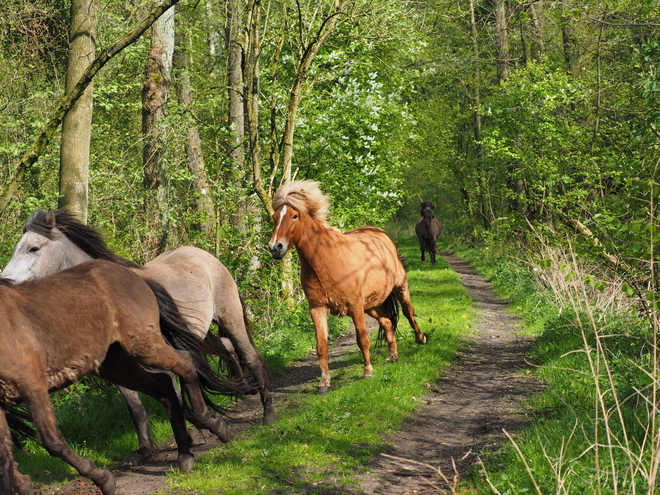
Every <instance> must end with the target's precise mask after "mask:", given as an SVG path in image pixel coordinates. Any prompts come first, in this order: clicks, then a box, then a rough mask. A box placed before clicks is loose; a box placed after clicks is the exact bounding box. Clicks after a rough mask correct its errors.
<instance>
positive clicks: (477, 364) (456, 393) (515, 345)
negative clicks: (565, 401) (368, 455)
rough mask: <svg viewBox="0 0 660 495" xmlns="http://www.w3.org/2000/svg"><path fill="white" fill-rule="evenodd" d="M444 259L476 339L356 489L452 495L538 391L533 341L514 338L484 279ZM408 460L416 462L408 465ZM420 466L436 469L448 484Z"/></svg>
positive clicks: (374, 493) (519, 420)
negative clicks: (470, 311)
mask: <svg viewBox="0 0 660 495" xmlns="http://www.w3.org/2000/svg"><path fill="white" fill-rule="evenodd" d="M444 258H445V259H446V260H447V261H448V262H449V264H450V265H451V267H452V269H453V270H454V271H456V272H457V273H458V274H459V275H460V276H461V279H462V283H463V285H464V286H465V288H466V289H467V291H468V293H469V295H470V296H471V297H472V299H473V300H474V304H475V307H476V309H477V310H478V321H477V322H476V324H475V328H474V331H475V332H474V336H473V337H472V338H471V340H470V342H469V345H468V346H467V347H466V348H464V349H463V350H462V351H461V352H459V354H458V356H457V359H456V361H455V362H454V363H453V365H452V366H451V368H449V369H447V370H445V371H443V372H442V378H441V379H440V380H438V381H437V382H436V383H435V384H434V385H432V386H431V393H429V394H427V395H426V396H425V397H424V398H423V399H424V400H423V404H422V406H421V407H420V408H419V410H417V411H416V412H415V413H414V414H413V416H412V417H411V418H410V419H409V420H407V421H406V422H405V423H404V424H403V425H402V428H401V430H400V431H399V432H398V433H397V434H395V435H393V436H392V437H391V438H389V439H387V441H388V443H390V444H391V447H389V448H387V449H386V450H385V451H384V453H385V454H386V455H389V456H394V457H396V458H400V459H405V460H407V461H402V460H397V459H392V458H390V457H386V456H378V457H376V458H374V459H372V461H371V463H370V466H369V467H370V468H371V471H370V472H369V473H368V474H367V475H365V476H364V477H363V479H362V482H361V484H360V489H361V490H363V493H366V494H369V495H381V494H382V495H398V494H422V493H438V491H439V489H442V490H447V491H450V486H451V484H452V483H453V482H454V479H455V477H459V478H460V477H464V476H465V475H466V473H467V470H468V468H469V467H470V466H473V465H474V464H475V463H476V461H477V457H478V456H479V455H480V454H481V453H482V452H483V451H484V450H485V449H494V448H497V446H498V445H500V444H501V443H502V442H503V441H507V440H506V436H505V435H504V433H503V430H506V431H507V432H513V431H515V430H517V429H518V428H520V427H521V426H522V425H524V424H525V423H526V422H527V420H526V417H525V416H524V414H523V413H522V412H521V401H522V400H523V399H524V398H525V397H526V396H528V395H529V394H530V392H533V391H537V390H540V384H539V382H538V381H537V380H536V379H535V378H534V376H533V375H532V374H531V373H530V366H529V365H528V364H527V359H528V358H527V355H528V353H529V350H530V346H531V344H532V342H533V340H532V338H530V337H527V336H524V335H521V334H519V333H518V332H519V329H520V320H519V319H517V318H516V317H514V316H512V315H511V314H510V313H508V312H507V311H506V307H507V304H506V303H505V302H503V301H502V300H500V299H499V298H498V297H497V296H496V295H495V293H494V292H493V291H492V290H491V287H490V284H489V283H488V281H487V280H486V279H485V278H484V277H482V276H481V275H479V274H477V272H476V271H475V270H474V269H473V268H472V267H470V265H469V264H468V263H466V262H465V261H462V260H460V259H458V258H457V257H455V256H453V255H448V254H445V255H444ZM409 461H414V462H409ZM417 463H422V464H426V465H429V466H432V467H434V468H437V469H440V471H441V472H442V473H443V475H444V477H445V478H446V479H447V481H448V482H449V485H448V484H447V481H445V480H443V477H441V476H440V475H439V474H438V473H437V472H434V471H433V470H432V469H430V468H428V467H426V466H421V465H420V464H417Z"/></svg>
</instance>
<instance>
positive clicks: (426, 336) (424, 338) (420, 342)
mask: <svg viewBox="0 0 660 495" xmlns="http://www.w3.org/2000/svg"><path fill="white" fill-rule="evenodd" d="M428 341H429V334H428V333H423V334H422V340H418V341H417V343H418V344H419V345H423V344H427V343H428Z"/></svg>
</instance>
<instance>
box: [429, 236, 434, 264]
mask: <svg viewBox="0 0 660 495" xmlns="http://www.w3.org/2000/svg"><path fill="white" fill-rule="evenodd" d="M429 254H430V255H431V264H432V265H435V254H436V250H435V241H433V242H432V243H431V244H430V245H429Z"/></svg>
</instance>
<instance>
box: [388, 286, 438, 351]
mask: <svg viewBox="0 0 660 495" xmlns="http://www.w3.org/2000/svg"><path fill="white" fill-rule="evenodd" d="M394 290H395V294H396V297H397V299H398V300H399V304H400V305H401V310H402V311H403V315H404V316H405V317H406V319H407V320H408V323H410V326H411V327H412V329H413V330H414V331H415V341H416V342H417V343H418V344H426V342H427V341H428V338H429V336H428V334H426V333H422V331H421V330H420V329H419V325H418V324H417V320H416V319H415V308H413V305H412V303H411V302H410V291H409V290H408V285H407V284H406V285H404V286H403V287H398V288H397V287H395V289H394Z"/></svg>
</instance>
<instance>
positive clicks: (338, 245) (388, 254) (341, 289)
mask: <svg viewBox="0 0 660 495" xmlns="http://www.w3.org/2000/svg"><path fill="white" fill-rule="evenodd" d="M329 207H330V202H329V200H328V197H327V196H325V195H324V194H323V193H322V192H321V190H320V188H319V184H318V182H314V181H309V180H301V181H295V182H291V183H288V184H285V185H283V186H281V187H280V188H279V189H278V190H277V192H276V193H275V196H274V198H273V209H274V210H275V212H274V214H273V224H274V231H273V236H272V237H271V238H270V242H269V243H268V248H269V250H270V252H271V254H272V255H273V258H275V259H282V257H283V256H284V255H285V254H286V252H287V251H288V250H289V249H290V248H291V247H293V246H295V248H296V251H297V252H298V257H299V259H300V277H301V282H302V287H303V290H304V292H305V296H306V297H307V300H308V301H309V313H310V315H311V317H312V321H313V322H314V327H315V328H316V354H317V355H318V358H319V365H320V368H321V381H320V382H319V386H318V393H320V394H324V393H327V392H328V391H329V389H330V371H329V368H328V315H329V314H333V315H338V316H344V315H349V316H350V317H351V318H352V319H353V323H354V324H355V332H356V337H357V344H358V347H359V348H360V350H361V351H362V357H363V360H364V373H363V376H364V377H370V376H372V373H373V367H372V366H371V359H370V356H369V346H370V341H369V334H368V333H367V327H366V323H365V317H364V315H365V313H366V314H368V315H369V316H371V317H373V318H375V319H376V320H377V321H378V323H379V324H380V326H381V329H382V330H383V331H384V333H385V340H386V341H387V344H388V346H389V353H390V355H389V357H388V358H387V360H388V361H390V362H393V361H396V360H397V359H398V358H399V356H398V353H397V345H396V338H395V331H396V322H397V317H398V309H399V308H398V304H401V307H402V308H403V314H404V315H405V317H406V318H407V319H408V322H409V323H410V326H411V327H412V328H413V329H414V330H415V340H416V341H417V343H418V344H425V343H426V340H427V335H426V334H424V333H422V332H421V331H420V329H419V327H418V326H417V322H416V321H415V312H414V309H413V307H412V305H411V304H410V293H409V290H408V279H407V277H406V272H405V269H404V267H403V264H402V263H401V259H400V257H399V253H398V251H397V248H396V245H395V244H394V241H393V240H392V238H391V237H390V236H389V235H388V234H387V233H386V232H385V231H384V230H381V229H379V228H377V227H360V228H358V229H354V230H349V231H347V232H344V233H342V232H340V231H339V230H338V229H335V228H333V227H331V226H330V225H329V224H328V222H327V220H326V216H327V213H328V210H329Z"/></svg>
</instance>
